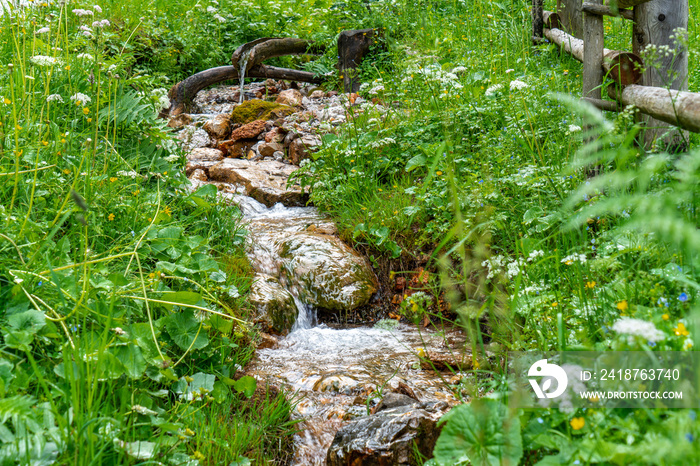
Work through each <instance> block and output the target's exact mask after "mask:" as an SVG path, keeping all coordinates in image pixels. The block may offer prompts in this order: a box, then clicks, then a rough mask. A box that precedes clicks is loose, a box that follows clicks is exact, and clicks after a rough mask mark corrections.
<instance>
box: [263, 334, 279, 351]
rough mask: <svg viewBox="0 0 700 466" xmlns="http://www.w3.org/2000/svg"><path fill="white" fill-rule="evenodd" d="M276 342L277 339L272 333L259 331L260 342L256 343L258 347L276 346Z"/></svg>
mask: <svg viewBox="0 0 700 466" xmlns="http://www.w3.org/2000/svg"><path fill="white" fill-rule="evenodd" d="M277 343H278V339H277V337H275V336H274V335H270V334H268V333H265V332H260V343H258V349H267V348H274V347H275V346H277Z"/></svg>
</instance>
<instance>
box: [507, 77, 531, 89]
mask: <svg viewBox="0 0 700 466" xmlns="http://www.w3.org/2000/svg"><path fill="white" fill-rule="evenodd" d="M526 87H530V86H529V85H528V84H527V83H526V82H524V81H521V80H519V79H515V80H513V81H511V82H510V90H511V91H517V90H520V89H525V88H526Z"/></svg>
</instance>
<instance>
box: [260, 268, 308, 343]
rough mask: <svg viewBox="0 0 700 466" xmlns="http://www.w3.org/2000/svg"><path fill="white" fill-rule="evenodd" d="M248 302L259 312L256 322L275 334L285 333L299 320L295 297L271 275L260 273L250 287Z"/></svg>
mask: <svg viewBox="0 0 700 466" xmlns="http://www.w3.org/2000/svg"><path fill="white" fill-rule="evenodd" d="M248 301H249V302H250V303H251V304H252V305H253V306H255V308H256V309H257V311H258V314H257V316H256V319H255V320H256V321H257V322H258V323H262V324H263V325H265V327H267V328H266V329H265V330H268V331H269V330H272V331H273V332H275V333H285V332H286V331H288V330H289V329H290V328H292V325H294V322H295V321H296V319H297V307H296V304H294V297H293V296H292V294H291V293H290V292H289V291H287V290H285V289H284V287H283V286H282V285H281V284H280V282H279V280H277V279H276V278H275V277H271V276H270V275H265V274H262V273H258V274H256V275H255V281H254V282H253V285H252V286H251V287H250V294H249V295H248Z"/></svg>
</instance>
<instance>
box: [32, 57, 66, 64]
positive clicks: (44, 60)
mask: <svg viewBox="0 0 700 466" xmlns="http://www.w3.org/2000/svg"><path fill="white" fill-rule="evenodd" d="M29 61H30V62H32V63H34V64H35V65H37V66H53V65H60V64H61V63H62V62H61V59H59V58H56V57H49V56H46V55H34V56H33V57H32V58H30V59H29Z"/></svg>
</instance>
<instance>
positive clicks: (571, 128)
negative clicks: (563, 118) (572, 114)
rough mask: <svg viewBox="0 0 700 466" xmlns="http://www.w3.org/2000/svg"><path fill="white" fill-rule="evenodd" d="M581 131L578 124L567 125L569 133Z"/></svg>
mask: <svg viewBox="0 0 700 466" xmlns="http://www.w3.org/2000/svg"><path fill="white" fill-rule="evenodd" d="M579 131H581V127H580V126H578V125H569V133H578V132H579Z"/></svg>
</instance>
